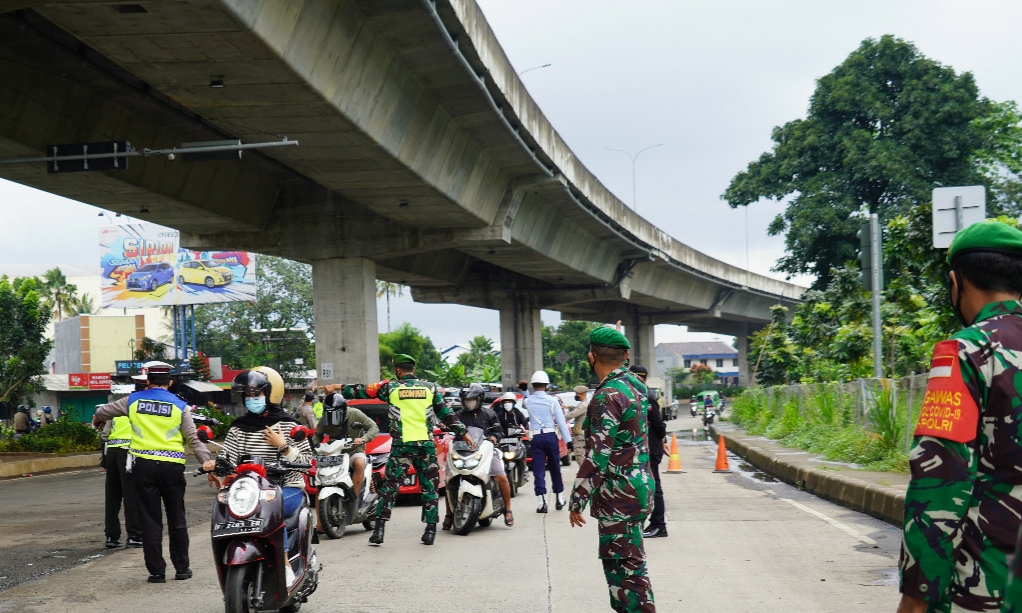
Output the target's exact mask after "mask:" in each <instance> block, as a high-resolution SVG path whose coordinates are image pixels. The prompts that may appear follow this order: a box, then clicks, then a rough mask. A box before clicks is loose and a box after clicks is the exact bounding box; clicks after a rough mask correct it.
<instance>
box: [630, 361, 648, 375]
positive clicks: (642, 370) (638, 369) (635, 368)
mask: <svg viewBox="0 0 1022 613" xmlns="http://www.w3.org/2000/svg"><path fill="white" fill-rule="evenodd" d="M628 370H630V371H632V372H633V373H635V374H637V375H639V376H640V377H645V376H646V375H647V374H649V371H648V370H646V367H645V366H640V365H638V364H632V365H631V366H629V367H628Z"/></svg>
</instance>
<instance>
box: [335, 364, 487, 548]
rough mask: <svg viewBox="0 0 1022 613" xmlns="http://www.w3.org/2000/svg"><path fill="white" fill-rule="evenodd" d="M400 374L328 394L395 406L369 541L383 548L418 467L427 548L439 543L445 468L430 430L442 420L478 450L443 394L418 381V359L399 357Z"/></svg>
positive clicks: (423, 538) (398, 370)
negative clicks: (405, 485) (403, 490)
mask: <svg viewBox="0 0 1022 613" xmlns="http://www.w3.org/2000/svg"><path fill="white" fill-rule="evenodd" d="M394 372H395V374H396V375H397V378H396V379H394V380H393V381H391V380H384V381H380V382H379V383H371V384H369V385H364V384H358V385H333V384H331V385H327V386H325V387H324V389H325V390H326V391H327V392H334V391H338V390H339V391H340V392H341V395H343V396H344V397H345V398H346V399H348V400H351V399H354V398H379V399H381V400H384V401H386V402H388V403H389V404H390V412H391V418H390V436H391V448H390V458H388V459H387V467H386V468H385V469H384V472H385V476H384V479H383V485H382V486H380V502H379V503H378V504H377V506H376V526H375V527H374V529H373V534H372V536H370V537H369V543H370V544H371V545H380V544H382V543H383V536H384V526H385V525H386V522H387V520H389V519H390V510H391V507H393V506H394V502H395V501H396V500H397V488H398V480H399V479H401V477H403V476H404V475H405V473H407V472H408V468H409V467H412V466H414V467H415V472H416V474H417V475H418V476H419V484H420V486H421V488H422V521H423V523H425V524H426V529H425V531H424V532H423V533H422V542H423V543H424V544H426V545H432V544H433V541H434V540H435V539H436V524H437V521H439V519H440V518H439V515H440V513H439V511H438V510H437V488H438V487H439V486H438V482H439V480H440V468H439V466H437V462H436V444H435V443H434V442H433V432H432V427H431V426H430V424H431V423H433V422H434V421H435V420H437V419H439V420H442V421H443V422H444V423H445V424H447V426H448V428H450V429H451V430H453V431H454V433H455V434H457V435H458V436H461V437H462V438H464V439H465V441H466V442H467V443H468V444H469V445H470V446H473V447H474V446H475V444H474V443H473V442H472V438H471V437H470V436H469V435H468V433H467V431H466V429H465V426H464V425H463V424H462V423H461V422H460V421H458V419H457V418H456V417H455V416H454V413H453V412H452V411H451V408H450V407H448V406H447V403H445V402H444V398H443V396H442V395H441V394H440V392H438V391H437V387H436V384H434V383H430V382H429V381H424V380H422V379H418V378H416V376H415V358H413V357H412V356H410V355H405V354H401V353H399V354H397V355H395V356H394Z"/></svg>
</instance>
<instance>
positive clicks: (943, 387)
mask: <svg viewBox="0 0 1022 613" xmlns="http://www.w3.org/2000/svg"><path fill="white" fill-rule="evenodd" d="M978 423H979V407H977V406H976V401H975V400H973V398H972V394H970V393H969V390H968V388H966V387H965V381H963V380H962V368H961V364H960V362H959V358H958V341H955V340H950V341H941V342H939V343H937V345H936V346H935V347H934V348H933V360H932V361H931V362H930V377H929V382H928V383H927V385H926V395H925V396H924V397H923V409H922V411H921V412H920V413H919V421H918V422H916V430H915V433H914V434H915V436H932V437H935V438H942V439H947V440H949V441H954V442H956V443H968V442H969V441H971V440H973V439H975V438H976V426H977V424H978Z"/></svg>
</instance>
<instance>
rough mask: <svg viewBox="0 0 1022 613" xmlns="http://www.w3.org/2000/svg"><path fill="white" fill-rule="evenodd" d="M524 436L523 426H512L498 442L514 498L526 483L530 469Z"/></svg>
mask: <svg viewBox="0 0 1022 613" xmlns="http://www.w3.org/2000/svg"><path fill="white" fill-rule="evenodd" d="M523 436H525V431H524V430H522V429H521V428H510V429H508V433H507V436H506V437H504V438H502V439H500V441H499V442H498V443H497V447H498V448H499V449H500V452H501V454H502V455H503V457H504V472H505V473H506V474H507V480H508V483H510V484H511V497H512V498H514V497H515V496H516V495H517V494H518V488H520V487H522V486H523V485H525V476H526V475H527V474H528V471H529V465H528V457H527V454H526V453H525V443H523V442H522V437H523Z"/></svg>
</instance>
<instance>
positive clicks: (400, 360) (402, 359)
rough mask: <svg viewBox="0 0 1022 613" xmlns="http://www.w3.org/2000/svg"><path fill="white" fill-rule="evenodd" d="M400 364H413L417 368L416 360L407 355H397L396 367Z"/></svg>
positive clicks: (395, 359)
mask: <svg viewBox="0 0 1022 613" xmlns="http://www.w3.org/2000/svg"><path fill="white" fill-rule="evenodd" d="M398 364H411V365H412V366H415V358H413V357H412V356H410V355H408V354H405V353H395V354H394V365H395V366H396V365H398Z"/></svg>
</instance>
